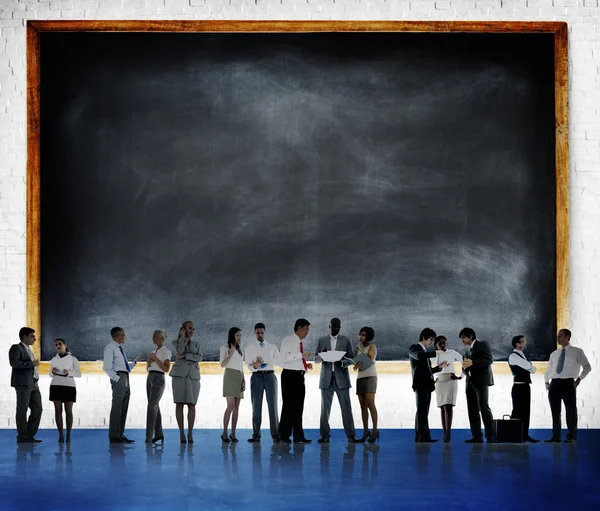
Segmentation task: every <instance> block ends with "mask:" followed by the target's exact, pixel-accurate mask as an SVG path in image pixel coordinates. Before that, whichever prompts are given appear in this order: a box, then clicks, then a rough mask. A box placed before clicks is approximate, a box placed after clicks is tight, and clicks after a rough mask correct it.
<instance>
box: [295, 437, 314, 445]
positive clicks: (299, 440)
mask: <svg viewBox="0 0 600 511" xmlns="http://www.w3.org/2000/svg"><path fill="white" fill-rule="evenodd" d="M294 443H295V444H312V440H309V439H308V438H299V439H298V440H296V439H295V438H294Z"/></svg>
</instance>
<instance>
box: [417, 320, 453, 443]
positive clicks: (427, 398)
mask: <svg viewBox="0 0 600 511" xmlns="http://www.w3.org/2000/svg"><path fill="white" fill-rule="evenodd" d="M435 337H436V333H435V332H434V331H433V330H432V329H431V328H425V329H424V330H423V331H422V332H421V335H420V336H419V342H418V343H417V344H413V345H412V346H411V347H410V348H409V351H408V354H409V357H410V368H411V370H412V377H413V384H412V388H413V390H414V391H415V398H416V401H417V413H416V414H415V442H416V443H432V442H437V439H435V440H434V439H433V438H431V433H430V431H429V406H430V404H431V393H432V392H433V391H434V390H435V383H434V381H433V374H434V373H438V372H439V371H441V370H442V369H443V368H444V367H446V366H447V365H448V362H442V363H441V364H440V365H439V366H436V367H431V360H430V359H432V358H434V357H436V356H437V353H436V351H435V349H433V350H432V349H430V347H431V346H432V345H433V343H434V341H435Z"/></svg>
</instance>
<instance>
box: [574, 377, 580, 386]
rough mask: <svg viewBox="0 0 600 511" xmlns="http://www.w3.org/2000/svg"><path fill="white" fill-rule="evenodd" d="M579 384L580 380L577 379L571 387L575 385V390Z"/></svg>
mask: <svg viewBox="0 0 600 511" xmlns="http://www.w3.org/2000/svg"><path fill="white" fill-rule="evenodd" d="M580 383H581V380H580V379H579V378H577V379H576V380H575V381H574V382H573V385H575V388H577V387H579V384H580Z"/></svg>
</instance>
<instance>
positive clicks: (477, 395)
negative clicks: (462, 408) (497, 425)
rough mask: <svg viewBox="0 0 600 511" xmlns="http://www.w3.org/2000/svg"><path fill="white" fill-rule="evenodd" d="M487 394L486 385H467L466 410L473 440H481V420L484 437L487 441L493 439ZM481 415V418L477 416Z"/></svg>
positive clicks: (491, 418)
mask: <svg viewBox="0 0 600 511" xmlns="http://www.w3.org/2000/svg"><path fill="white" fill-rule="evenodd" d="M488 399H489V394H488V386H487V385H473V384H472V383H469V384H468V385H467V410H468V412H469V425H470V426H471V435H473V438H474V439H475V440H482V439H483V435H482V433H481V420H482V419H483V425H484V426H485V437H486V438H487V439H488V440H491V441H493V440H495V438H494V416H493V415H492V410H491V409H490V405H489V404H488ZM480 413H481V418H480V417H479V414H480Z"/></svg>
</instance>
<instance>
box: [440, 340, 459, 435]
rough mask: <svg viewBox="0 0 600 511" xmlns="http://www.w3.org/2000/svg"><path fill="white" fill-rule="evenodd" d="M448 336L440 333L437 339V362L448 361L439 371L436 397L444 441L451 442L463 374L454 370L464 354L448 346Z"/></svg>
mask: <svg viewBox="0 0 600 511" xmlns="http://www.w3.org/2000/svg"><path fill="white" fill-rule="evenodd" d="M446 344H447V341H446V338H445V337H444V336H443V335H438V336H437V337H436V339H435V347H436V348H437V351H436V353H437V362H436V365H440V364H441V363H442V362H448V365H447V366H446V367H444V368H443V369H442V370H441V371H440V372H439V373H438V378H437V380H436V382H435V383H436V385H435V397H436V399H437V405H438V407H439V408H440V413H441V414H442V428H443V430H444V436H443V441H444V442H445V443H448V442H450V430H451V429H452V416H453V414H454V412H453V408H454V406H455V405H456V394H457V393H458V384H457V383H456V382H457V380H460V379H461V378H462V376H456V374H455V372H454V362H462V359H463V357H462V355H461V354H460V353H458V352H457V351H454V350H449V349H447V348H446Z"/></svg>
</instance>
